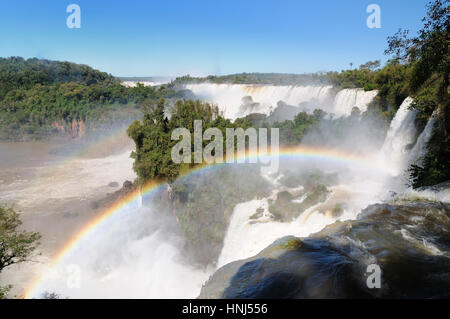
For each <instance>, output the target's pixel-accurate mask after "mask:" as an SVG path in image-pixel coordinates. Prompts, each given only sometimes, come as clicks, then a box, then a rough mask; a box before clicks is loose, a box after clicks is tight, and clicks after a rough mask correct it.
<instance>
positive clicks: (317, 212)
mask: <svg viewBox="0 0 450 319" xmlns="http://www.w3.org/2000/svg"><path fill="white" fill-rule="evenodd" d="M378 186H379V185H378ZM378 186H376V188H378ZM364 188H370V191H369V192H368V193H365V192H366V190H364ZM331 190H332V193H331V194H330V195H329V197H328V198H327V200H326V201H325V202H323V203H320V204H317V205H314V206H312V207H310V208H308V209H306V210H305V211H304V212H302V213H301V214H300V215H299V216H298V217H297V218H295V219H294V220H293V221H291V222H278V221H274V220H273V219H272V216H271V214H270V212H269V209H268V208H269V202H268V201H269V199H274V197H273V196H271V197H269V198H265V199H260V200H252V201H250V202H246V203H242V204H239V205H237V206H236V207H235V209H234V211H233V216H232V218H231V221H230V225H229V227H228V231H227V235H226V237H225V240H224V246H223V249H222V252H221V254H220V257H219V260H218V266H219V267H221V266H223V265H225V264H227V263H229V262H232V261H235V260H240V259H246V258H249V257H252V256H254V255H256V254H258V253H259V252H260V251H261V250H263V249H264V248H266V247H267V246H269V245H270V244H272V243H273V242H274V241H275V240H277V239H279V238H281V237H284V236H288V235H292V236H297V237H307V236H309V235H311V234H313V233H316V232H319V231H320V230H322V229H323V228H325V227H326V226H328V225H330V224H332V223H334V222H335V221H337V220H341V221H344V220H348V219H354V218H356V216H357V214H358V213H359V212H360V211H361V209H362V208H364V207H366V206H367V205H368V204H370V203H372V202H373V201H375V200H376V199H375V197H376V196H377V195H376V192H375V191H374V189H373V185H370V183H359V184H347V185H340V186H335V187H332V188H331ZM344 199H345V201H346V208H345V209H344V211H343V214H342V215H341V216H339V217H334V216H333V214H332V212H331V210H332V208H333V206H334V204H336V203H338V202H340V200H344ZM258 208H262V209H264V213H263V214H262V216H261V217H259V218H258V219H252V218H251V216H252V215H253V214H255V212H256V210H257V209H258Z"/></svg>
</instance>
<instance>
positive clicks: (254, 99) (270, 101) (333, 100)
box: [184, 83, 378, 119]
mask: <svg viewBox="0 0 450 319" xmlns="http://www.w3.org/2000/svg"><path fill="white" fill-rule="evenodd" d="M184 88H185V89H188V90H190V91H192V92H193V93H194V94H195V95H196V96H198V97H199V98H200V99H202V100H204V101H207V102H210V103H215V104H217V105H218V106H219V108H220V110H221V111H222V112H223V113H224V116H225V117H226V118H230V119H236V118H238V117H242V116H245V115H248V114H250V113H264V114H266V115H269V114H270V113H271V112H272V111H273V110H274V109H275V108H276V107H277V103H278V102H279V101H283V102H285V103H286V104H288V105H292V106H297V107H300V109H299V111H300V110H302V111H309V112H312V111H313V110H314V109H316V108H321V109H323V110H324V111H326V112H328V113H333V114H335V115H336V116H348V115H350V113H351V111H352V109H353V107H355V106H357V107H358V108H359V109H360V110H361V112H364V111H366V110H367V107H368V105H369V103H370V102H372V100H373V99H374V98H375V96H376V95H377V94H378V91H376V90H373V91H364V90H363V89H344V90H341V91H339V92H338V93H337V94H336V95H335V93H334V92H333V90H332V86H329V85H328V86H313V85H308V86H283V85H279V86H277V85H246V84H213V83H201V84H187V85H185V86H184ZM245 97H251V100H250V102H251V103H252V106H251V107H249V108H246V109H242V107H241V106H242V105H243V99H244V98H245Z"/></svg>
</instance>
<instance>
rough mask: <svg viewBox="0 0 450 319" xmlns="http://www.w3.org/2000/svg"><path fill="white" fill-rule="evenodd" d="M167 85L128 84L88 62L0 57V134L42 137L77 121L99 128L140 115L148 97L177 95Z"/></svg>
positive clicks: (4, 136) (9, 137)
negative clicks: (121, 83)
mask: <svg viewBox="0 0 450 319" xmlns="http://www.w3.org/2000/svg"><path fill="white" fill-rule="evenodd" d="M177 96H178V93H176V92H175V91H173V90H172V89H168V88H166V87H160V88H154V87H144V86H143V85H138V86H136V87H133V88H126V87H124V86H122V85H120V82H119V81H118V80H117V79H115V78H114V77H112V76H110V75H107V74H106V73H102V72H99V71H96V70H93V69H91V68H89V67H87V66H84V65H78V64H74V63H68V62H56V61H48V60H38V59H28V60H24V59H22V58H9V59H0V139H6V140H21V139H24V138H30V139H39V138H46V137H48V136H52V135H55V134H58V133H60V131H59V130H58V127H64V128H65V129H66V130H67V129H69V130H70V125H71V122H72V121H73V120H76V121H84V122H86V124H87V127H88V128H90V127H93V128H95V127H97V126H98V125H101V124H103V123H108V122H110V121H120V120H128V119H129V118H136V117H137V116H138V115H137V114H138V113H139V111H138V109H139V108H140V105H141V104H142V103H143V102H144V100H159V99H160V98H161V97H168V98H172V97H177Z"/></svg>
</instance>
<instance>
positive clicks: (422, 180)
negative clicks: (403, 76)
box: [386, 0, 450, 187]
mask: <svg viewBox="0 0 450 319" xmlns="http://www.w3.org/2000/svg"><path fill="white" fill-rule="evenodd" d="M427 8H428V11H427V16H426V17H425V18H424V19H423V20H422V21H423V22H424V26H423V28H422V29H421V30H419V32H418V35H417V36H416V37H413V38H410V37H409V36H408V33H409V32H408V31H405V30H399V31H398V32H397V33H396V34H395V35H394V36H392V37H389V38H388V44H389V47H388V49H387V50H386V53H387V54H394V55H395V56H396V58H397V59H398V60H402V61H404V62H405V63H406V64H407V65H408V67H409V69H410V72H409V76H408V87H409V89H410V91H411V92H412V93H413V96H414V102H413V104H412V108H414V109H415V110H417V111H418V114H417V120H416V123H417V125H418V127H419V128H420V129H421V128H423V127H424V126H425V124H426V122H427V121H428V119H429V118H430V116H431V114H432V113H433V112H437V115H438V124H437V127H436V128H435V129H434V132H433V135H432V138H431V140H430V141H429V143H428V146H427V150H428V152H427V154H426V156H425V158H424V159H423V163H422V164H421V165H412V166H411V167H410V178H411V183H412V185H413V186H414V187H419V186H427V185H432V184H435V183H439V182H443V181H445V180H448V179H450V171H449V157H450V134H449V132H448V128H449V127H450V118H449V113H450V110H449V108H450V107H449V101H448V90H449V76H450V54H449V48H448V46H449V42H450V37H449V34H450V11H449V10H450V9H449V8H450V6H449V1H448V0H443V1H442V0H434V1H431V2H429V4H428V6H427Z"/></svg>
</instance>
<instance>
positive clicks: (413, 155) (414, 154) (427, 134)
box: [408, 112, 437, 165]
mask: <svg viewBox="0 0 450 319" xmlns="http://www.w3.org/2000/svg"><path fill="white" fill-rule="evenodd" d="M436 118H437V115H436V112H435V113H433V115H432V116H431V117H430V119H429V120H428V123H427V125H426V126H425V128H424V130H423V131H422V133H420V135H419V137H418V138H417V142H416V144H415V145H414V148H413V149H412V150H411V152H410V153H409V156H408V162H409V164H417V165H420V164H421V161H422V160H423V157H424V156H425V154H426V151H427V144H428V142H429V141H430V138H431V136H432V135H433V129H434V124H435V123H436Z"/></svg>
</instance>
